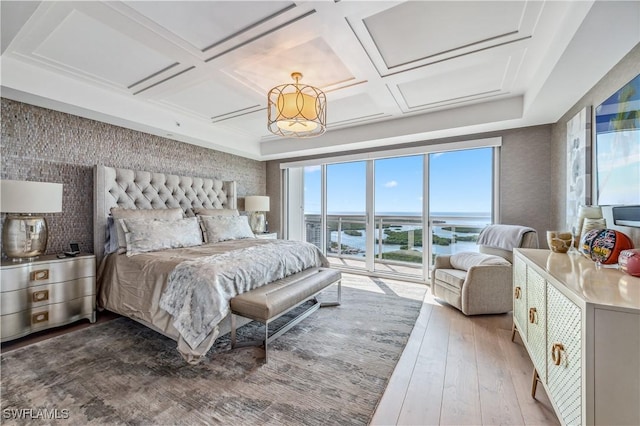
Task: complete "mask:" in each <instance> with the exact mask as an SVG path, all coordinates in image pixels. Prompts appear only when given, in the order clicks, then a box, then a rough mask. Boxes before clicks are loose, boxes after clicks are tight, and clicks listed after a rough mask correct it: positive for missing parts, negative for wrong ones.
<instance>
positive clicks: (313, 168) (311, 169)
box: [304, 166, 320, 173]
mask: <svg viewBox="0 0 640 426" xmlns="http://www.w3.org/2000/svg"><path fill="white" fill-rule="evenodd" d="M304 171H305V173H313V172H319V171H320V166H307V167H305V168H304Z"/></svg>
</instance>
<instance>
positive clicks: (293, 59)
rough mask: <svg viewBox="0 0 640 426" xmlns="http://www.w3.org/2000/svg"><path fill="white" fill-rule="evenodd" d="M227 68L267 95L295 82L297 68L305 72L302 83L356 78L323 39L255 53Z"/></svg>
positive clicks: (329, 83) (328, 83) (324, 83)
mask: <svg viewBox="0 0 640 426" xmlns="http://www.w3.org/2000/svg"><path fill="white" fill-rule="evenodd" d="M223 71H224V72H226V73H227V74H229V75H231V76H232V77H234V78H236V79H238V80H239V81H240V82H242V83H244V84H246V85H247V86H249V87H251V88H252V89H254V90H257V91H258V92H259V93H261V94H264V95H265V96H266V94H267V92H268V91H269V90H270V89H271V88H272V87H274V86H277V85H280V84H285V83H293V82H294V81H293V80H292V79H291V73H292V72H294V71H298V72H301V73H302V75H303V77H302V81H301V83H303V84H309V85H311V86H315V87H320V88H322V87H327V86H332V85H335V84H338V83H341V82H346V81H349V80H352V79H353V78H354V77H353V75H352V74H351V72H350V71H349V70H348V69H347V67H346V66H345V65H344V63H343V62H342V61H341V60H340V58H339V57H338V56H337V55H336V54H335V52H334V51H333V49H331V47H330V46H329V45H328V44H327V42H326V41H324V39H322V38H315V39H312V40H309V41H307V42H305V43H302V44H299V45H297V46H294V47H291V48H289V49H284V50H277V51H270V52H264V53H262V54H254V55H252V56H250V57H249V58H248V59H247V60H246V61H243V62H242V63H240V64H239V65H238V66H236V67H234V68H230V69H225V70H223ZM278 76H279V77H278ZM274 78H278V80H275V79H274Z"/></svg>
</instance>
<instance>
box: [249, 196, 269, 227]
mask: <svg viewBox="0 0 640 426" xmlns="http://www.w3.org/2000/svg"><path fill="white" fill-rule="evenodd" d="M244 209H245V211H248V212H251V218H250V225H251V230H252V231H253V233H254V234H262V233H264V232H265V231H266V223H267V218H266V215H265V212H268V211H269V197H266V196H263V195H250V196H248V197H245V198H244Z"/></svg>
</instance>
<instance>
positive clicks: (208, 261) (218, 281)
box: [160, 240, 329, 362]
mask: <svg viewBox="0 0 640 426" xmlns="http://www.w3.org/2000/svg"><path fill="white" fill-rule="evenodd" d="M318 266H329V265H328V262H327V260H326V258H325V257H324V256H323V255H322V254H321V252H320V251H319V250H318V249H317V247H315V246H314V245H313V244H309V243H304V242H298V241H284V240H274V241H271V242H270V243H269V244H261V245H257V246H253V247H247V248H241V249H237V250H233V251H230V252H228V253H224V254H218V255H214V256H207V257H203V258H199V259H195V260H187V261H183V262H181V263H180V264H178V265H177V266H176V267H175V268H174V269H173V271H172V272H171V274H170V275H169V279H168V282H167V288H166V289H165V291H164V292H163V294H162V297H161V299H160V307H161V308H162V309H164V310H165V311H167V312H168V313H169V314H171V315H172V317H173V319H174V322H173V325H174V327H175V328H176V329H177V330H178V332H179V333H180V336H181V337H182V339H183V340H184V341H185V342H186V343H187V344H188V345H189V347H190V348H191V349H195V348H197V347H198V346H200V345H201V344H202V342H203V341H205V340H207V341H211V343H213V341H214V340H215V338H216V337H217V335H218V324H219V323H220V321H221V320H222V319H223V318H224V317H225V316H226V315H227V314H228V313H229V301H230V300H231V299H232V298H233V297H234V296H236V295H238V294H240V293H244V292H247V291H250V290H252V289H254V288H257V287H260V286H263V285H265V284H268V283H270V282H272V281H276V280H279V279H281V278H284V277H286V276H289V275H292V274H295V273H297V272H300V271H302V270H304V269H308V268H312V267H318ZM181 352H182V351H181ZM187 361H190V362H193V361H194V360H189V359H187Z"/></svg>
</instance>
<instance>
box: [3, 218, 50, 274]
mask: <svg viewBox="0 0 640 426" xmlns="http://www.w3.org/2000/svg"><path fill="white" fill-rule="evenodd" d="M47 238H48V233H47V221H46V219H45V218H44V217H43V216H29V215H8V216H7V218H6V219H5V221H4V225H3V226H2V248H3V250H4V252H5V253H6V255H7V257H9V258H11V259H13V261H14V262H21V261H28V260H33V259H36V258H37V257H38V256H41V255H42V254H44V252H45V250H46V249H47Z"/></svg>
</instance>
